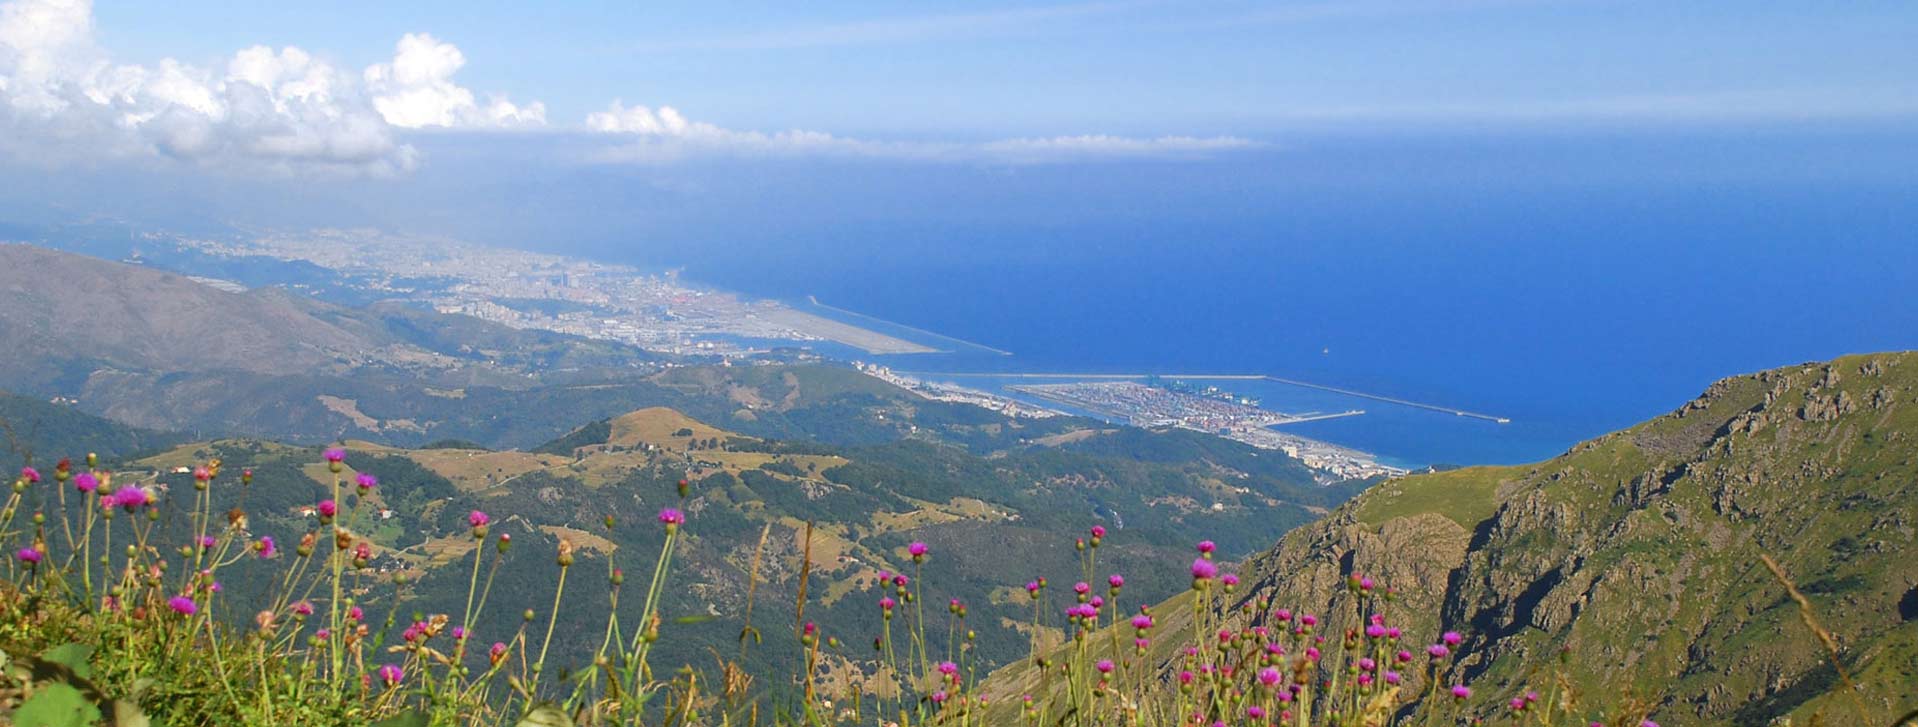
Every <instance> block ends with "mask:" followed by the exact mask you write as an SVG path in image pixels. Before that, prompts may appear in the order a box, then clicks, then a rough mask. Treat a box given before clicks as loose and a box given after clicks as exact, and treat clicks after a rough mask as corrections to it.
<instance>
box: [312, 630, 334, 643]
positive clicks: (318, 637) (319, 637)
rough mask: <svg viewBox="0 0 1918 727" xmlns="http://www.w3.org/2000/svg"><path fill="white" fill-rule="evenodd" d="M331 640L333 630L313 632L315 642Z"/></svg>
mask: <svg viewBox="0 0 1918 727" xmlns="http://www.w3.org/2000/svg"><path fill="white" fill-rule="evenodd" d="M331 638H333V630H332V629H320V630H318V631H315V632H313V639H314V640H315V641H325V640H327V639H331Z"/></svg>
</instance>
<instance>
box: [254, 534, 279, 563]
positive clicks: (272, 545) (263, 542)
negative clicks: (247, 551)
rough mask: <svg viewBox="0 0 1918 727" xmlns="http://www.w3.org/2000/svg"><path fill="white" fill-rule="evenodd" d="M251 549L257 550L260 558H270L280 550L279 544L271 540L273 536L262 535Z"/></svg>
mask: <svg viewBox="0 0 1918 727" xmlns="http://www.w3.org/2000/svg"><path fill="white" fill-rule="evenodd" d="M253 549H254V550H255V551H258V552H259V554H260V557H261V558H271V557H273V556H274V555H275V554H277V553H279V552H280V545H279V543H276V542H274V541H273V536H271V535H262V536H260V542H259V544H258V545H255V546H253Z"/></svg>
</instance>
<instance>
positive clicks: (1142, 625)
mask: <svg viewBox="0 0 1918 727" xmlns="http://www.w3.org/2000/svg"><path fill="white" fill-rule="evenodd" d="M1132 628H1135V629H1138V630H1140V631H1144V630H1146V629H1149V628H1152V617H1151V616H1147V615H1145V614H1143V613H1142V614H1139V615H1137V616H1133V617H1132Z"/></svg>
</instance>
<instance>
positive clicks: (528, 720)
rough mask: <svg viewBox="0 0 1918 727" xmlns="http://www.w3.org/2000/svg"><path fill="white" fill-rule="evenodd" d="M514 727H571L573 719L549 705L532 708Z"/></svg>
mask: <svg viewBox="0 0 1918 727" xmlns="http://www.w3.org/2000/svg"><path fill="white" fill-rule="evenodd" d="M515 727H573V718H572V717H568V716H566V713H565V712H562V711H560V710H559V708H558V707H554V706H552V705H550V704H549V705H543V706H539V707H534V708H533V710H532V711H530V712H527V713H526V716H524V717H521V718H519V723H518V724H517V725H516V726H515Z"/></svg>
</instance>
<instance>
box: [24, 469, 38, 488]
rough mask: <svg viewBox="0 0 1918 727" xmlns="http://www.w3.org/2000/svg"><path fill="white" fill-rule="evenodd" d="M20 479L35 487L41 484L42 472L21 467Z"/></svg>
mask: <svg viewBox="0 0 1918 727" xmlns="http://www.w3.org/2000/svg"><path fill="white" fill-rule="evenodd" d="M20 479H23V480H26V481H27V484H33V485H37V484H40V470H36V469H34V468H32V467H21V468H20Z"/></svg>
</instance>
